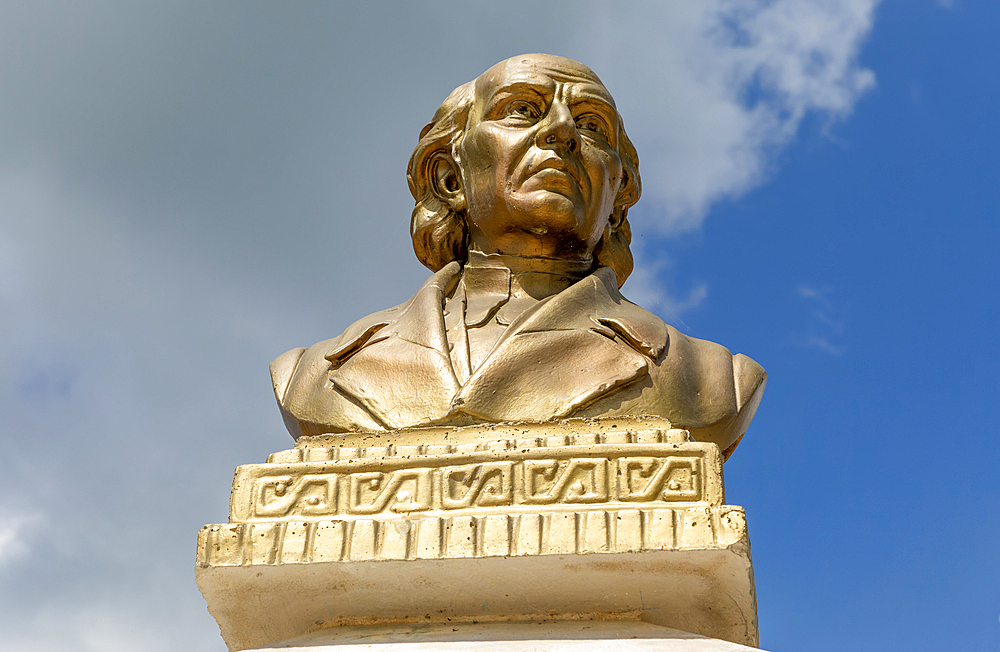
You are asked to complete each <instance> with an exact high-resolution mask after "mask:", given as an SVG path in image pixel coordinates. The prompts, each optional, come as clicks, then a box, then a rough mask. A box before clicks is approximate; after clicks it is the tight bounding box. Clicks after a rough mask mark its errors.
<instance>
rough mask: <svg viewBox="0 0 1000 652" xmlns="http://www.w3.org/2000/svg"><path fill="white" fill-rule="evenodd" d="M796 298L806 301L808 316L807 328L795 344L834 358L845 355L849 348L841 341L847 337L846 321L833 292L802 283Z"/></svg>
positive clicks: (802, 331)
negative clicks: (839, 341) (840, 340)
mask: <svg viewBox="0 0 1000 652" xmlns="http://www.w3.org/2000/svg"><path fill="white" fill-rule="evenodd" d="M795 294H797V295H798V296H799V297H800V298H801V299H804V300H805V305H806V313H805V315H804V319H803V322H804V324H803V326H802V327H801V330H800V331H797V332H794V333H793V334H792V341H793V342H794V343H795V344H797V345H798V346H802V347H806V348H812V349H816V350H818V351H822V352H824V353H829V354H830V355H843V354H844V352H845V351H846V350H847V347H846V346H844V345H843V344H838V343H837V340H839V339H840V338H842V337H843V335H844V330H845V327H844V319H843V317H842V316H841V309H840V308H839V306H838V305H836V304H835V302H834V300H833V299H832V296H833V295H834V291H833V288H830V287H822V288H817V287H815V286H813V285H810V284H808V283H800V284H799V285H797V286H796V287H795Z"/></svg>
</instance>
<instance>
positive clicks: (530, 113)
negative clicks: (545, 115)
mask: <svg viewBox="0 0 1000 652" xmlns="http://www.w3.org/2000/svg"><path fill="white" fill-rule="evenodd" d="M540 116H541V113H540V112H539V111H538V108H537V107H536V106H535V105H534V104H532V103H531V102H525V101H523V100H517V101H516V102H511V103H510V104H508V105H507V109H506V110H505V111H504V117H505V118H514V119H515V120H530V121H532V122H534V121H535V120H538V118H539V117H540Z"/></svg>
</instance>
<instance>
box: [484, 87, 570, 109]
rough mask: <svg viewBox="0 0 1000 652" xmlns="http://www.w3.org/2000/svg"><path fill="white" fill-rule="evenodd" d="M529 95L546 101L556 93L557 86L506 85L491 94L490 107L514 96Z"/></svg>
mask: <svg viewBox="0 0 1000 652" xmlns="http://www.w3.org/2000/svg"><path fill="white" fill-rule="evenodd" d="M525 93H529V94H531V95H537V96H538V99H540V100H542V101H545V100H546V98H547V97H549V96H551V95H552V94H553V93H555V84H551V85H549V84H542V83H536V82H517V81H515V82H511V83H509V84H504V85H503V86H501V87H500V88H498V89H496V90H495V91H493V93H491V94H490V106H491V107H492V106H493V105H495V104H496V102H498V101H500V100H503V99H506V98H508V97H510V96H512V95H523V94H525Z"/></svg>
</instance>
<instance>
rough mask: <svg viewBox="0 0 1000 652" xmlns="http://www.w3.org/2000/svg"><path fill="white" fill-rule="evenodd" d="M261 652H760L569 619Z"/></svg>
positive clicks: (635, 624) (315, 639)
mask: <svg viewBox="0 0 1000 652" xmlns="http://www.w3.org/2000/svg"><path fill="white" fill-rule="evenodd" d="M256 649H257V650H300V651H302V652H305V651H307V650H308V651H311V652H322V651H326V652H361V650H365V651H366V652H418V651H422V650H440V651H442V652H473V651H474V652H540V651H542V650H545V651H556V652H609V651H615V652H619V651H620V652H645V651H647V650H648V651H653V650H657V651H659V652H751V651H754V652H756V648H751V647H747V646H745V645H737V644H736V643H730V642H728V641H721V640H719V639H715V638H706V637H704V636H698V635H697V634H689V633H687V632H682V631H679V630H676V629H670V628H667V627H660V626H657V625H651V624H649V623H646V622H642V621H637V620H569V621H552V620H547V621H531V622H495V623H469V622H463V623H444V624H440V623H438V624H430V623H426V624H424V623H420V624H403V625H381V626H371V625H369V626H358V627H332V628H329V629H323V630H320V631H317V632H312V633H310V634H306V635H304V636H298V637H296V638H294V639H290V640H287V641H283V642H281V643H276V644H272V645H268V646H265V647H261V648H256Z"/></svg>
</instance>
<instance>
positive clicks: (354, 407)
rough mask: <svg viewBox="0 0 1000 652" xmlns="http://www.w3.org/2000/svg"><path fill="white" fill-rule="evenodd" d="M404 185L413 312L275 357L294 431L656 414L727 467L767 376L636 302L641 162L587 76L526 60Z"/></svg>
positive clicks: (492, 82)
mask: <svg viewBox="0 0 1000 652" xmlns="http://www.w3.org/2000/svg"><path fill="white" fill-rule="evenodd" d="M407 178H408V181H409V185H410V190H411V192H412V194H413V196H414V199H415V202H416V204H415V207H414V210H413V215H412V221H411V234H412V237H413V244H414V250H415V252H416V254H417V256H418V258H419V259H420V260H421V261H422V262H423V263H424V264H425V265H427V266H428V267H429V268H430V269H431V270H433V271H434V274H433V276H431V277H430V279H428V280H427V282H426V283H424V285H423V287H421V288H420V290H418V291H417V293H416V294H415V295H414V296H413V298H412V299H410V300H409V301H407V302H406V303H404V304H402V305H400V306H397V307H396V308H391V309H389V310H385V311H383V312H380V313H376V314H374V315H370V316H368V317H365V318H363V319H361V320H359V321H358V322H356V323H355V324H354V325H352V326H351V327H350V328H348V329H347V330H346V331H345V332H344V333H343V334H342V335H340V336H339V337H335V338H333V339H330V340H326V341H324V342H320V343H318V344H315V345H313V346H312V347H310V348H309V349H303V348H299V349H293V350H291V351H289V352H287V353H285V354H284V355H282V356H279V357H278V358H277V359H275V360H274V362H273V363H272V364H271V375H272V380H273V384H274V391H275V395H276V397H277V399H278V404H279V406H280V408H281V411H282V415H283V417H284V419H285V423H286V426H287V427H288V430H289V432H290V433H291V434H292V436H293V437H295V438H296V439H298V438H300V437H303V436H315V435H323V434H331V433H332V434H344V435H347V434H349V433H359V432H372V431H393V430H398V429H404V428H414V427H422V426H435V425H437V426H468V425H473V424H484V423H501V422H548V421H553V420H559V419H566V418H574V417H652V418H655V419H658V420H660V421H662V422H663V423H664V424H666V427H672V428H683V429H686V430H688V431H690V432H691V434H692V436H693V437H694V438H695V439H696V440H698V441H704V442H711V443H714V444H717V445H718V446H719V448H720V449H721V450H722V451H723V456H724V457H728V455H729V454H730V453H731V452H732V450H733V449H734V448H735V446H736V444H737V443H738V442H739V440H740V438H741V437H742V436H743V434H744V432H745V431H746V429H747V427H748V425H749V423H750V420H751V419H752V417H753V414H754V412H755V410H756V408H757V404H758V402H759V400H760V396H761V393H762V391H763V389H764V384H765V380H766V374H765V372H764V370H763V369H762V368H761V367H760V365H758V364H757V363H755V362H754V361H753V360H751V359H750V358H748V357H746V356H743V355H736V356H734V355H732V354H731V353H730V352H729V351H728V350H727V349H725V348H724V347H722V346H720V345H718V344H713V343H711V342H706V341H704V340H698V339H695V338H691V337H688V336H686V335H684V334H682V333H680V332H678V331H677V330H676V329H674V328H673V327H671V326H668V325H666V324H665V323H663V321H662V320H661V319H659V318H658V317H656V316H655V315H653V314H651V313H649V312H647V311H646V310H644V309H642V308H640V307H639V306H636V305H635V304H632V303H630V302H629V301H628V300H626V299H625V298H624V297H623V296H622V294H621V293H620V291H619V287H620V286H621V284H622V283H624V282H625V279H626V278H627V277H628V275H629V274H630V273H631V271H632V264H633V263H632V255H631V252H630V250H629V242H630V240H631V232H630V228H629V224H628V220H627V214H628V209H629V208H630V207H631V206H632V205H634V204H635V202H636V201H638V199H639V195H640V192H641V181H640V177H639V171H638V157H637V155H636V152H635V149H634V148H633V146H632V144H631V142H630V141H629V139H628V136H627V134H626V133H625V129H624V127H623V124H622V120H621V116H620V114H619V113H618V110H617V108H616V106H615V104H614V100H613V98H612V97H611V94H610V93H609V92H608V90H607V89H606V88H605V87H604V85H603V83H602V82H601V81H600V79H599V78H598V77H597V76H596V75H595V74H594V73H593V72H592V71H591V70H590V69H588V68H587V67H585V66H583V65H581V64H579V63H577V62H575V61H571V60H569V59H564V58H561V57H554V56H550V55H542V54H531V55H523V56H520V57H514V58H512V59H508V60H507V61H503V62H501V63H499V64H497V65H496V66H493V67H492V68H490V69H489V70H487V71H486V72H485V73H483V74H482V75H481V76H479V77H478V78H477V79H475V80H474V81H472V82H469V83H468V84H465V85H463V86H460V87H459V88H457V89H456V90H455V91H454V92H453V93H452V94H451V95H450V96H449V97H448V98H447V99H446V100H445V102H444V103H443V104H442V105H441V107H440V108H439V109H438V111H437V113H436V114H435V116H434V118H433V120H432V121H431V123H430V124H428V125H427V126H426V127H425V128H424V130H423V131H422V132H421V134H420V139H419V141H418V143H417V147H416V149H415V150H414V152H413V156H412V157H411V160H410V164H409V169H408V174H407Z"/></svg>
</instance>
